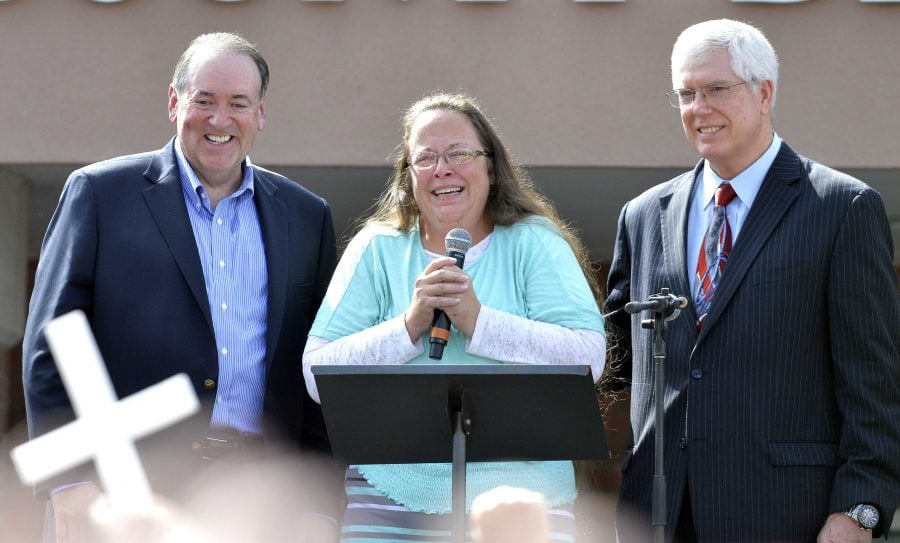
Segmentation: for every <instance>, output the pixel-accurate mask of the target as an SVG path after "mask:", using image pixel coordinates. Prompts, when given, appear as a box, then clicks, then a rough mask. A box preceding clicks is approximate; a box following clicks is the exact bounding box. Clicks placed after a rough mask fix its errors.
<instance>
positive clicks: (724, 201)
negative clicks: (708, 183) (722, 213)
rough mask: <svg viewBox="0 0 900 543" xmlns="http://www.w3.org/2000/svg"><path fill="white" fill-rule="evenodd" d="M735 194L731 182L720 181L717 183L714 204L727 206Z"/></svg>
mask: <svg viewBox="0 0 900 543" xmlns="http://www.w3.org/2000/svg"><path fill="white" fill-rule="evenodd" d="M735 196H736V194H735V192H734V187H732V186H731V183H722V184H721V185H719V188H717V189H716V196H715V198H716V205H717V206H727V205H728V204H729V203H731V201H732V200H734V197H735Z"/></svg>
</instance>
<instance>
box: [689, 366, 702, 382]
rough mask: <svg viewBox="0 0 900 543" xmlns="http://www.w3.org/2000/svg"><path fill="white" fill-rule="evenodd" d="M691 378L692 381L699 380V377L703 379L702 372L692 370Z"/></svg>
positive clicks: (698, 369) (696, 369) (695, 369)
mask: <svg viewBox="0 0 900 543" xmlns="http://www.w3.org/2000/svg"><path fill="white" fill-rule="evenodd" d="M691 377H693V378H694V379H700V378H701V377H703V370H701V369H700V368H694V369H692V370H691Z"/></svg>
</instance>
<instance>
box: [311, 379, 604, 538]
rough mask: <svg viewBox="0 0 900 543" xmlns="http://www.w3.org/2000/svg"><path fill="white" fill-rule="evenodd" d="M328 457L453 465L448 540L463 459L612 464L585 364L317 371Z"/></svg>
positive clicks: (457, 524)
mask: <svg viewBox="0 0 900 543" xmlns="http://www.w3.org/2000/svg"><path fill="white" fill-rule="evenodd" d="M312 372H313V375H315V377H316V386H317V387H318V390H319V396H320V398H321V400H322V408H323V411H324V414H325V423H326V425H327V426H328V435H329V438H330V440H331V447H332V450H333V452H334V455H335V456H336V457H337V458H339V459H341V460H343V461H345V462H348V463H351V464H404V463H417V462H452V463H453V502H452V516H453V524H452V526H453V541H454V542H459V543H461V542H462V541H463V540H464V538H465V518H466V517H465V514H466V513H465V504H466V494H465V493H466V484H465V483H466V480H465V477H466V470H465V465H466V462H467V461H472V462H483V461H491V460H567V459H571V460H577V459H605V458H608V457H609V451H608V450H607V447H606V441H605V439H604V434H603V422H602V418H601V415H600V409H599V406H598V404H597V398H596V393H595V390H594V383H593V380H592V379H591V369H590V366H574V365H572V366H568V365H567V366H531V365H513V364H496V365H448V364H436V365H392V366H315V367H313V369H312Z"/></svg>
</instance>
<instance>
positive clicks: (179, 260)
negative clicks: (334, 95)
mask: <svg viewBox="0 0 900 543" xmlns="http://www.w3.org/2000/svg"><path fill="white" fill-rule="evenodd" d="M173 144H174V139H173V140H172V141H170V142H169V143H168V144H167V145H166V146H165V147H164V148H163V149H161V150H159V151H154V152H148V153H142V154H137V155H131V156H125V157H120V158H115V159H112V160H108V161H104V162H100V163H97V164H93V165H90V166H87V167H85V168H82V169H80V170H77V171H75V172H74V173H72V174H71V176H70V177H69V179H68V181H67V182H66V185H65V188H64V189H63V193H62V196H61V198H60V201H59V206H58V207H57V210H56V212H55V214H54V215H53V218H52V220H51V222H50V226H49V228H48V230H47V234H46V237H45V239H44V243H43V246H42V248H41V256H40V261H39V264H38V270H37V275H36V278H35V287H34V293H33V295H32V299H31V304H30V308H29V315H28V322H27V326H26V331H25V339H24V346H23V371H24V383H25V399H26V406H27V415H28V426H29V433H30V434H31V435H32V436H36V435H40V434H43V433H44V432H47V431H48V430H50V429H52V428H54V427H56V426H57V425H59V424H60V423H62V422H64V421H65V420H68V419H69V418H71V416H72V415H71V408H70V406H69V401H68V397H67V395H66V392H65V389H64V387H63V384H62V382H61V380H60V376H59V373H58V372H57V369H56V366H55V364H54V363H53V360H52V357H51V355H50V353H49V351H48V348H47V344H46V342H45V340H44V338H43V334H42V333H41V332H42V330H43V328H44V325H45V324H46V323H47V322H48V321H49V320H50V319H52V318H54V317H56V316H58V315H61V314H63V313H66V312H68V311H70V310H73V309H82V310H83V311H84V312H85V313H86V314H87V316H88V319H89V320H90V323H91V327H92V329H93V332H94V334H95V336H96V338H97V344H98V346H99V348H100V352H101V354H102V355H103V358H104V360H105V362H106V366H107V368H108V370H109V374H110V377H111V379H112V382H113V385H114V386H115V390H116V393H117V394H118V396H119V397H123V396H127V395H129V394H132V393H135V392H137V391H139V390H142V389H144V388H146V387H148V386H150V385H152V384H154V383H157V382H159V381H161V380H163V379H166V378H167V377H170V376H172V375H174V374H176V373H180V372H185V373H187V375H188V376H189V377H190V379H191V382H192V383H193V385H194V389H195V391H196V392H197V395H198V396H199V397H200V399H201V401H202V403H203V404H204V409H203V412H202V413H201V414H200V415H199V416H198V417H196V420H194V421H193V422H194V423H195V424H187V423H185V424H183V425H178V427H176V428H174V429H172V430H171V431H170V432H168V436H167V438H166V439H165V441H163V440H162V438H159V439H158V440H157V441H158V442H159V443H160V445H159V446H160V449H161V450H165V451H166V452H167V454H168V456H167V461H166V462H164V463H165V466H161V467H160V471H161V473H160V479H163V480H162V482H158V481H157V480H154V478H153V477H152V474H151V483H152V484H154V489H159V488H160V485H162V488H168V487H169V484H170V483H171V484H173V485H176V484H178V482H179V481H180V482H183V481H184V479H183V477H185V476H189V475H190V473H189V472H190V470H192V469H196V465H195V464H194V463H192V462H191V461H190V460H189V459H190V458H191V457H196V456H198V455H196V454H194V453H192V451H191V447H192V444H193V443H195V442H198V441H202V438H203V437H204V434H205V432H206V429H207V428H208V425H209V417H210V413H211V401H212V400H213V399H214V397H215V392H216V390H215V384H216V383H218V363H217V357H216V344H215V338H214V333H213V327H212V319H211V316H210V308H209V301H208V300H207V295H206V288H205V286H204V279H203V270H202V267H201V264H200V258H199V255H198V251H197V245H196V242H195V239H194V235H193V231H192V229H191V224H190V220H189V218H188V214H187V210H186V208H185V201H184V196H183V192H182V185H181V180H180V177H179V171H178V165H177V162H176V158H175V151H174V146H173ZM254 180H255V190H254V197H253V198H254V202H255V204H256V208H257V211H258V215H259V220H260V225H261V228H262V235H263V240H264V243H265V255H266V263H267V264H266V267H267V270H268V316H267V331H266V357H265V365H266V372H267V379H266V390H265V399H264V414H265V420H264V436H265V438H266V441H267V442H269V441H270V440H272V439H275V438H276V437H278V438H279V440H280V442H281V443H288V444H296V445H299V446H303V447H308V448H310V449H313V450H319V451H323V452H328V451H329V447H328V439H327V435H326V432H325V425H324V421H323V418H322V413H321V409H320V408H319V406H318V405H317V404H316V403H315V402H313V401H312V400H311V399H310V398H309V396H308V394H307V393H306V387H305V385H304V382H303V376H302V371H301V355H302V353H303V348H304V346H305V344H306V337H307V333H308V331H309V327H310V325H311V323H312V321H313V318H314V317H315V314H316V311H317V309H318V307H319V303H320V302H321V300H322V297H323V296H324V294H325V290H326V288H327V286H328V282H329V280H330V278H331V274H332V272H333V271H334V266H335V262H336V255H335V239H334V229H333V225H332V219H331V210H330V208H329V206H328V204H327V203H326V202H325V200H323V199H322V198H320V197H318V196H316V195H314V194H312V193H311V192H309V191H307V190H306V189H304V188H302V187H301V186H299V185H298V184H296V183H294V182H292V181H291V180H289V179H287V178H285V177H283V176H281V175H278V174H276V173H273V172H271V171H268V170H265V169H263V168H259V167H256V166H254ZM179 432H180V433H179ZM163 434H166V432H164V433H163ZM176 436H177V437H176ZM154 439H155V438H153V437H151V438H148V439H147V440H146V441H148V443H152V442H154ZM142 444H144V443H142ZM148 448H149V445H148ZM144 450H145V449H142V457H143V456H145V455H144V454H143V451H144ZM169 453H170V454H169ZM180 453H183V454H184V457H183V458H181V457H179V456H175V457H173V456H172V455H173V454H174V455H177V454H180ZM144 460H145V463H150V464H152V462H153V460H152V459H149V458H144ZM179 462H181V465H179ZM179 469H182V471H184V472H186V473H181V472H180V471H179ZM148 471H149V468H148ZM163 474H165V475H167V476H163ZM84 476H85V474H84V473H77V474H68V475H67V476H66V477H61V478H58V479H55V480H54V481H51V482H49V483H48V485H49V486H52V485H56V484H59V483H61V482H65V481H66V480H67V479H78V478H81V477H84ZM48 485H45V487H46V486H48Z"/></svg>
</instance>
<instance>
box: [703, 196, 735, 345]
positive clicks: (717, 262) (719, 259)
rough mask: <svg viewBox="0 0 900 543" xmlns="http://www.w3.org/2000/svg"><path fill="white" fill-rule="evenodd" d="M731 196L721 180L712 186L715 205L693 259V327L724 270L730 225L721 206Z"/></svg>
mask: <svg viewBox="0 0 900 543" xmlns="http://www.w3.org/2000/svg"><path fill="white" fill-rule="evenodd" d="M734 197H735V194H734V188H733V187H732V186H731V184H729V183H722V184H721V185H719V188H717V189H716V196H715V199H716V205H715V206H714V207H713V212H712V218H710V221H709V225H708V226H707V228H706V234H705V235H704V236H703V245H702V246H701V247H700V256H699V258H698V259H697V294H696V295H695V296H694V307H695V308H696V309H697V330H700V329H701V328H702V327H703V321H705V320H706V314H707V313H709V306H710V303H712V299H713V295H714V294H715V292H716V287H717V286H719V280H720V279H721V278H722V273H724V272H725V265H726V264H727V263H728V255H729V253H731V225H729V224H728V216H727V215H726V213H725V208H726V207H727V206H728V204H729V202H731V200H733V199H734Z"/></svg>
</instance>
